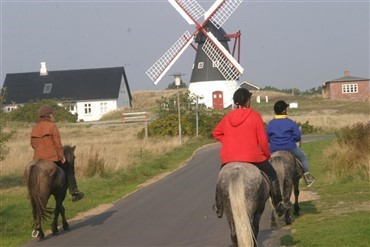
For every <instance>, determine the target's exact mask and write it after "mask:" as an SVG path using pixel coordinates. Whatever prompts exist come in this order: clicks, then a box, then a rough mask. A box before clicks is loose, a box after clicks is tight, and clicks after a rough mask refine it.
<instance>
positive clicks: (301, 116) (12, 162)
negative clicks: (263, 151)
mask: <svg viewBox="0 0 370 247" xmlns="http://www.w3.org/2000/svg"><path fill="white" fill-rule="evenodd" d="M181 90H184V89H181ZM176 92H177V91H176V90H162V91H139V92H134V93H133V94H132V95H133V108H132V109H127V110H131V111H150V110H153V109H156V108H157V104H156V101H157V100H158V99H160V98H161V97H169V96H171V95H173V94H175V93H176ZM265 94H268V95H269V97H270V102H269V103H265V104H260V105H257V104H256V103H253V104H252V106H253V108H255V109H256V110H257V111H260V112H261V113H262V116H263V119H264V121H266V122H267V121H269V120H271V119H272V118H273V117H274V116H273V114H272V112H271V111H272V110H271V109H272V106H273V102H275V101H276V100H278V99H284V100H286V101H288V102H293V101H295V100H297V97H298V96H291V95H286V94H281V93H274V92H258V93H255V94H254V95H255V96H256V95H261V96H263V95H265ZM298 100H299V102H300V111H293V109H292V111H293V112H292V111H291V113H292V114H290V117H291V118H292V119H293V120H294V121H297V122H301V123H305V122H306V121H309V124H310V125H313V126H315V127H321V128H323V129H326V130H333V129H338V128H341V127H343V126H349V125H352V124H354V123H357V122H368V121H369V114H368V113H366V105H365V106H362V108H363V109H365V112H364V110H362V111H360V112H358V113H357V114H354V113H343V111H341V114H337V112H338V108H335V107H336V106H339V107H340V108H341V109H343V107H348V108H349V110H350V109H352V110H353V109H354V108H350V107H352V105H351V104H353V103H350V104H348V103H347V102H344V103H343V102H340V103H336V102H329V101H319V100H318V99H314V100H313V99H312V97H307V96H304V97H301V98H298ZM121 111H122V110H121ZM121 111H118V112H117V113H116V115H112V116H111V118H108V119H110V122H112V121H113V122H114V121H115V123H116V124H115V125H113V126H112V125H110V126H109V125H103V124H101V125H92V124H91V123H76V124H72V125H71V124H69V125H67V124H64V125H63V124H58V125H59V128H60V132H61V136H62V142H63V144H69V145H77V149H76V158H77V159H76V170H77V171H76V172H77V174H79V175H84V173H85V170H86V169H87V167H88V163H89V160H90V161H91V160H94V159H97V158H98V159H99V161H102V162H103V163H104V168H105V170H106V171H108V170H110V171H117V170H120V169H126V168H127V167H129V166H132V165H135V164H136V163H137V162H139V161H140V158H142V157H146V155H147V154H152V155H156V154H162V153H166V152H167V151H169V150H171V149H173V148H174V147H176V146H178V145H179V142H178V138H177V137H173V138H170V137H168V138H158V139H155V138H149V141H148V142H146V141H145V140H141V139H138V138H137V137H136V135H137V133H138V132H139V131H140V130H141V129H142V128H143V127H144V125H143V124H140V123H138V124H126V125H123V124H122V123H121V122H120V116H121V114H120V113H119V112H121ZM108 122H109V121H108ZM30 130H31V125H26V126H24V125H23V126H20V127H17V128H16V131H17V132H16V134H15V135H14V136H13V137H12V139H11V140H10V141H9V142H8V143H7V145H8V146H9V148H10V153H9V155H8V156H7V158H6V159H5V160H4V161H2V162H0V169H1V176H8V175H11V174H21V173H23V169H24V166H25V165H26V164H27V163H28V162H29V161H30V160H31V159H32V153H33V151H32V148H31V147H30V145H29V134H30ZM184 141H185V142H186V138H185V139H184Z"/></svg>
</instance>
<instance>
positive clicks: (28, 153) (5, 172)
mask: <svg viewBox="0 0 370 247" xmlns="http://www.w3.org/2000/svg"><path fill="white" fill-rule="evenodd" d="M141 128H143V124H126V125H117V126H91V127H89V126H88V125H79V124H75V125H72V126H71V125H59V130H60V134H61V136H62V143H63V144H64V145H66V144H69V145H76V146H77V148H76V152H75V154H76V173H77V174H78V175H81V176H82V175H84V174H85V172H86V169H87V166H88V163H89V160H90V161H91V160H94V159H96V157H97V155H98V157H99V159H100V160H102V161H103V162H104V168H105V170H106V171H117V170H120V169H126V168H127V167H129V166H131V165H134V164H136V163H137V161H138V160H140V158H142V157H143V155H144V154H148V153H149V154H153V155H156V154H163V153H166V152H168V151H169V150H171V149H173V148H174V147H176V146H178V145H179V142H178V138H176V137H168V138H160V139H155V138H151V139H150V140H149V141H148V142H147V141H145V140H141V139H138V138H137V137H136V134H137V133H138V132H139V130H140V129H141ZM30 130H31V126H25V127H19V128H17V132H16V134H15V135H14V136H13V137H12V139H11V140H10V141H9V143H8V146H9V148H10V153H9V155H8V156H7V158H6V159H5V160H4V161H2V162H1V164H0V169H1V176H9V175H12V174H22V173H23V170H24V167H25V165H26V164H27V163H28V162H29V161H30V160H31V159H32V155H33V150H32V148H31V146H30V144H29V135H30Z"/></svg>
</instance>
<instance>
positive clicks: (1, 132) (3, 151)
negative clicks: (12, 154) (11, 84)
mask: <svg viewBox="0 0 370 247" xmlns="http://www.w3.org/2000/svg"><path fill="white" fill-rule="evenodd" d="M5 92H6V91H5V89H4V88H3V89H2V90H1V92H0V107H1V109H0V160H4V159H5V158H6V156H7V154H8V153H9V147H8V146H7V145H6V143H7V142H8V141H9V139H10V138H11V137H12V135H13V134H14V132H15V131H6V130H5V127H6V125H7V120H6V115H5V112H4V111H3V101H4V98H5Z"/></svg>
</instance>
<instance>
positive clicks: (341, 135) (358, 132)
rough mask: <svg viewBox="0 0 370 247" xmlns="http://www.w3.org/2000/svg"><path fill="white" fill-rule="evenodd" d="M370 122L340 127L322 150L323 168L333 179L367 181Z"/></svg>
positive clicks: (369, 159) (369, 156) (369, 153)
mask: <svg viewBox="0 0 370 247" xmlns="http://www.w3.org/2000/svg"><path fill="white" fill-rule="evenodd" d="M369 127H370V122H369V123H367V124H364V123H358V124H355V125H353V126H347V127H343V128H341V129H340V130H339V131H337V132H336V133H335V135H336V137H337V139H336V142H334V143H333V144H332V145H331V146H330V147H328V148H326V149H325V151H324V168H325V171H326V172H327V173H328V175H329V177H331V178H332V179H333V180H334V181H340V182H351V181H356V180H362V181H369V167H368V166H369V161H370V134H369Z"/></svg>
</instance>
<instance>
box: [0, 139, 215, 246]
mask: <svg viewBox="0 0 370 247" xmlns="http://www.w3.org/2000/svg"><path fill="white" fill-rule="evenodd" d="M210 142H213V140H211V139H198V140H195V141H191V142H189V143H187V144H185V145H183V146H182V147H181V148H176V149H174V150H173V151H171V152H170V153H166V154H164V155H162V156H160V157H150V156H149V155H148V154H140V155H141V162H139V163H140V165H135V166H134V167H132V168H131V169H129V170H128V171H126V172H116V173H111V174H105V176H104V177H92V178H85V179H81V178H78V185H79V188H80V190H81V191H83V192H84V193H85V198H84V199H83V202H82V201H81V202H75V203H72V201H71V197H70V196H69V195H68V196H67V198H66V200H65V201H64V207H65V208H66V217H67V218H68V219H71V218H73V217H75V216H76V215H77V214H78V213H81V212H86V211H88V210H89V209H92V208H95V207H97V206H99V205H101V204H109V203H112V202H113V201H116V200H118V199H121V198H122V197H124V196H125V195H127V194H129V193H131V192H133V191H135V190H136V189H138V188H139V186H140V185H141V184H142V183H144V182H146V181H147V180H149V179H150V178H153V177H155V176H157V175H159V174H161V173H163V172H168V171H172V170H174V169H176V168H177V167H179V166H180V165H181V164H184V163H185V162H186V160H187V159H188V158H189V157H191V155H192V154H193V153H194V151H195V150H196V149H198V148H199V147H202V146H204V145H205V144H208V143H210ZM0 189H1V195H0V203H1V206H0V216H1V217H0V234H1V235H0V237H1V240H0V246H7V247H8V246H19V245H21V244H24V243H26V242H27V241H29V240H30V239H31V231H32V229H33V228H32V224H33V223H32V212H31V207H30V204H29V200H28V199H27V191H26V187H25V186H24V184H23V179H22V174H21V175H19V176H18V177H11V178H4V177H0ZM96 195H99V196H96ZM48 206H49V207H54V200H52V199H51V200H49V204H48ZM59 223H60V222H59ZM50 224H51V220H48V221H47V222H44V223H43V230H44V231H45V232H46V231H47V230H49V229H50Z"/></svg>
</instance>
